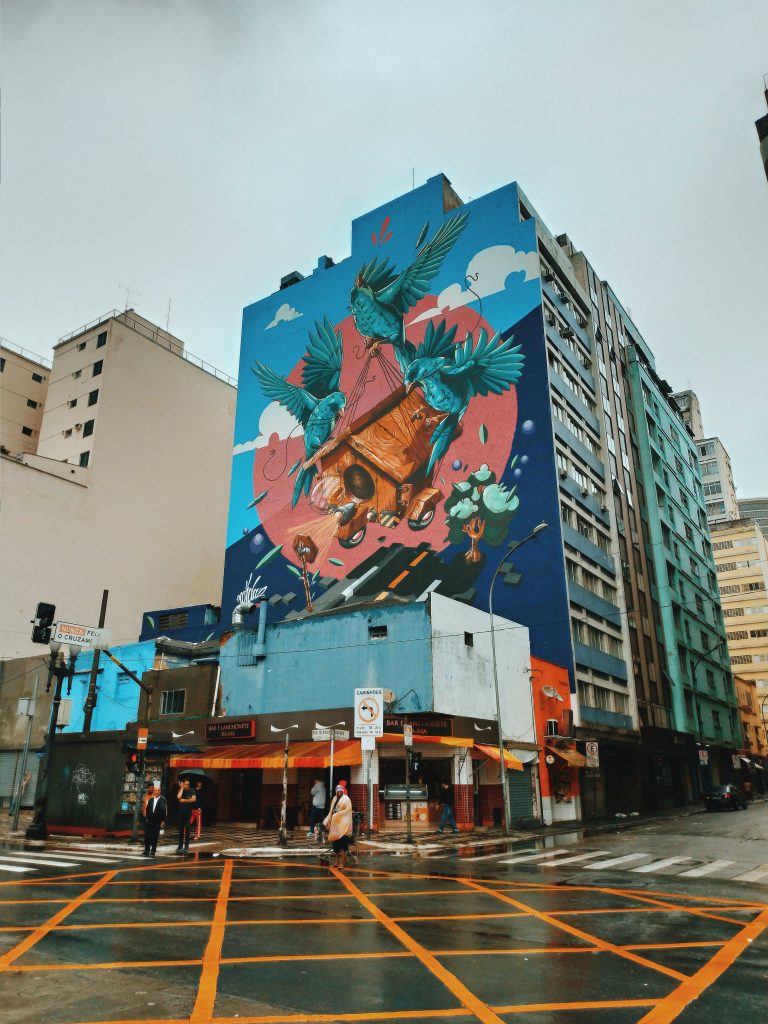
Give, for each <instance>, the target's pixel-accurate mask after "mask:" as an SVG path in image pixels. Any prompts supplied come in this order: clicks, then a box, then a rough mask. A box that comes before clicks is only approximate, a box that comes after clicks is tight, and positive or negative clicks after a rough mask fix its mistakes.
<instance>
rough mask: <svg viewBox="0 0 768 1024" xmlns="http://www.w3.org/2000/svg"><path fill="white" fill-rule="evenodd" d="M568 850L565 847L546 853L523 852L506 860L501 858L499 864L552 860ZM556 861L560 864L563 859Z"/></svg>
mask: <svg viewBox="0 0 768 1024" xmlns="http://www.w3.org/2000/svg"><path fill="white" fill-rule="evenodd" d="M568 852H569V851H568V849H567V848H564V849H562V850H546V851H545V852H544V853H521V854H520V856H519V857H509V858H508V859H506V860H500V861H499V864H528V863H530V862H531V861H537V860H552V859H553V858H555V857H560V856H563V855H564V854H566V853H568ZM555 863H557V864H560V863H561V861H556V862H555Z"/></svg>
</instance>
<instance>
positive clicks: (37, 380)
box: [32, 373, 45, 384]
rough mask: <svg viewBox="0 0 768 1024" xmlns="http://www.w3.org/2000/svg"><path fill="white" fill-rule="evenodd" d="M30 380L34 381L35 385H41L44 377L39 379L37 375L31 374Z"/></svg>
mask: <svg viewBox="0 0 768 1024" xmlns="http://www.w3.org/2000/svg"><path fill="white" fill-rule="evenodd" d="M32 380H33V381H34V382H35V383H36V384H42V383H43V381H44V380H45V377H41V376H40V374H39V373H33V374H32Z"/></svg>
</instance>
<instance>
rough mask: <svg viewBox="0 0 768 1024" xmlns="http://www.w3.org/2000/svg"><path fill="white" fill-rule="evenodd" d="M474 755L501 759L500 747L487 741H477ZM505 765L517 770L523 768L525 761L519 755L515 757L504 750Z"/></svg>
mask: <svg viewBox="0 0 768 1024" xmlns="http://www.w3.org/2000/svg"><path fill="white" fill-rule="evenodd" d="M472 756H473V757H477V758H480V757H490V759H491V760H492V761H496V762H498V760H499V748H498V747H489V746H487V745H486V744H485V743H475V744H474V747H473V750H472ZM504 765H505V767H507V768H514V770H515V771H516V772H521V771H522V770H523V762H522V761H521V760H520V758H519V757H515V755H514V754H511V753H510V752H509V751H508V750H505V751H504Z"/></svg>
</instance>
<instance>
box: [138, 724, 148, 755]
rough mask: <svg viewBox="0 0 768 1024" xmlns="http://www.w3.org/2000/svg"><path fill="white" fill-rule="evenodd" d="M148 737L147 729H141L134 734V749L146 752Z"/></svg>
mask: <svg viewBox="0 0 768 1024" xmlns="http://www.w3.org/2000/svg"><path fill="white" fill-rule="evenodd" d="M148 736H149V729H147V728H146V727H143V728H141V729H139V731H138V732H137V733H136V749H137V750H146V747H147V737H148Z"/></svg>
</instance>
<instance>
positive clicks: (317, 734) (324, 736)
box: [312, 729, 349, 743]
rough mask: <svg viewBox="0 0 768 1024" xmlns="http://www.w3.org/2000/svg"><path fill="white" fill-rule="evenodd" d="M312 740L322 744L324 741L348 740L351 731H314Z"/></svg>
mask: <svg viewBox="0 0 768 1024" xmlns="http://www.w3.org/2000/svg"><path fill="white" fill-rule="evenodd" d="M312 739H313V741H314V742H315V743H322V742H323V741H324V740H330V739H334V740H348V739H349V729H313V730H312Z"/></svg>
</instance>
